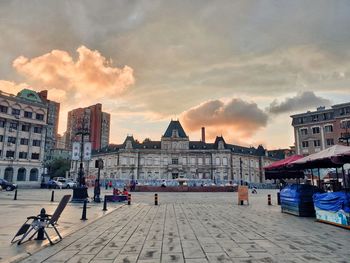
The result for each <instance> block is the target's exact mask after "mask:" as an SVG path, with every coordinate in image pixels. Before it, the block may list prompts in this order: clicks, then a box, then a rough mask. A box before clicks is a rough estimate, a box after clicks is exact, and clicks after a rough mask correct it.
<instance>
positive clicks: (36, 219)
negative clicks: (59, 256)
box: [11, 195, 71, 245]
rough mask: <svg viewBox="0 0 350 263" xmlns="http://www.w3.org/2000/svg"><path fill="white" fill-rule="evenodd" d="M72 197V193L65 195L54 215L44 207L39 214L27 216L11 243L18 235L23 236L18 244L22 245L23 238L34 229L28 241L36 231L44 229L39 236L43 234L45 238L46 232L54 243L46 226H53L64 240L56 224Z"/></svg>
mask: <svg viewBox="0 0 350 263" xmlns="http://www.w3.org/2000/svg"><path fill="white" fill-rule="evenodd" d="M70 197H71V195H65V196H63V198H62V199H61V201H60V203H59V204H58V206H57V208H56V210H55V212H54V213H53V214H52V215H48V214H46V213H45V209H42V210H41V213H40V214H39V215H38V216H29V217H27V221H25V222H24V224H23V225H22V226H21V228H20V229H19V230H18V231H17V233H16V235H15V236H14V237H13V239H12V240H11V243H14V242H16V241H17V240H15V238H16V237H18V236H22V237H21V238H20V239H19V240H18V242H17V245H20V244H21V243H23V240H24V239H25V238H26V237H27V236H28V235H29V233H31V232H32V231H33V230H34V232H33V234H32V235H31V236H30V237H29V238H28V240H27V241H29V240H31V239H32V238H33V237H34V236H35V234H36V233H38V232H39V231H42V232H39V233H38V236H39V235H41V236H42V239H43V235H44V234H45V236H46V237H47V239H48V240H49V242H50V244H51V245H53V244H54V243H53V242H52V240H51V238H50V237H49V235H48V233H47V232H46V230H45V228H53V229H54V230H55V232H56V234H57V235H58V237H59V238H60V240H62V236H61V235H60V233H59V232H58V230H57V228H56V226H55V225H56V224H57V221H58V219H59V218H60V216H61V214H62V212H63V210H64V208H65V207H66V206H67V203H68V202H69V199H70ZM30 220H32V221H31V222H28V221H30ZM38 239H39V238H38Z"/></svg>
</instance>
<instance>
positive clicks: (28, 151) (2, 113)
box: [0, 89, 48, 186]
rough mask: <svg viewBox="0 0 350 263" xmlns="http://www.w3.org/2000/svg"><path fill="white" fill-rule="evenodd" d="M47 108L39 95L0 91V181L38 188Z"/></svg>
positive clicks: (26, 91)
mask: <svg viewBox="0 0 350 263" xmlns="http://www.w3.org/2000/svg"><path fill="white" fill-rule="evenodd" d="M47 112H48V105H47V104H46V103H45V102H44V101H43V100H42V99H41V98H40V96H39V95H38V93H36V92H34V91H31V90H27V89H24V90H22V91H21V92H19V93H18V94H17V96H15V95H12V94H8V93H5V92H1V91H0V178H4V179H5V180H8V181H10V182H15V183H18V184H21V185H32V186H38V185H39V184H40V179H41V177H40V175H41V174H42V173H43V160H44V155H45V140H46V134H47Z"/></svg>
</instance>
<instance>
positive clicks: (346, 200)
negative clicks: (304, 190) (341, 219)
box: [313, 192, 350, 213]
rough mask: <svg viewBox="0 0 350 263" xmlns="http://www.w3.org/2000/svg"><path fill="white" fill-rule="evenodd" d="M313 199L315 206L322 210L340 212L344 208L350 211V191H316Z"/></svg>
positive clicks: (347, 211)
mask: <svg viewBox="0 0 350 263" xmlns="http://www.w3.org/2000/svg"><path fill="white" fill-rule="evenodd" d="M313 199H314V205H315V207H317V208H319V209H321V210H325V211H332V212H338V211H339V210H340V209H343V210H344V211H345V212H346V213H350V193H346V192H333V193H324V194H320V193H316V194H314V196H313Z"/></svg>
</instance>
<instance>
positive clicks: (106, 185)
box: [105, 181, 108, 190]
mask: <svg viewBox="0 0 350 263" xmlns="http://www.w3.org/2000/svg"><path fill="white" fill-rule="evenodd" d="M105 188H106V190H108V181H106V183H105Z"/></svg>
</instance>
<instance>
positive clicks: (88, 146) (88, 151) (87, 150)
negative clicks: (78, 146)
mask: <svg viewBox="0 0 350 263" xmlns="http://www.w3.org/2000/svg"><path fill="white" fill-rule="evenodd" d="M83 159H84V161H90V160H91V142H85V143H84V156H83Z"/></svg>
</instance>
